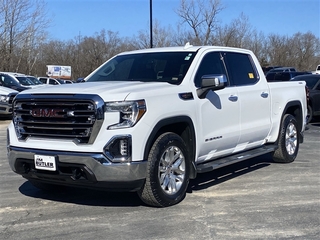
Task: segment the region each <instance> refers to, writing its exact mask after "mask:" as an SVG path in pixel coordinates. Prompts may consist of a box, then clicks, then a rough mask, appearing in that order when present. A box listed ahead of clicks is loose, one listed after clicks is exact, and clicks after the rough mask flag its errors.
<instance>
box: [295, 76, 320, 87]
mask: <svg viewBox="0 0 320 240" xmlns="http://www.w3.org/2000/svg"><path fill="white" fill-rule="evenodd" d="M319 79H320V77H317V76H312V75H310V76H308V77H305V76H298V77H295V78H292V81H305V82H306V84H307V86H308V88H309V89H313V88H314V86H315V85H316V84H317V82H318V81H319Z"/></svg>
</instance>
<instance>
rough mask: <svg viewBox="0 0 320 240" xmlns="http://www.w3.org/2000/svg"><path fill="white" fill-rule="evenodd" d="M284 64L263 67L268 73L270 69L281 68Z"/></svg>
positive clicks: (265, 72) (264, 71)
mask: <svg viewBox="0 0 320 240" xmlns="http://www.w3.org/2000/svg"><path fill="white" fill-rule="evenodd" d="M281 67H282V66H269V67H262V70H263V73H264V75H266V74H267V73H268V72H269V71H270V70H272V69H275V68H281Z"/></svg>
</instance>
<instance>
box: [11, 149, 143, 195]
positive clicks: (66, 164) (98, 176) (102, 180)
mask: <svg viewBox="0 0 320 240" xmlns="http://www.w3.org/2000/svg"><path fill="white" fill-rule="evenodd" d="M7 150H8V159H9V164H10V167H11V169H12V170H13V171H14V172H16V173H18V174H20V175H22V176H23V177H25V178H26V179H33V180H38V181H41V182H46V183H52V184H58V185H67V186H80V187H88V188H103V189H105V190H115V191H137V190H138V189H140V188H141V187H142V185H143V184H144V181H145V177H146V169H147V162H146V161H139V162H130V163H111V162H109V161H108V162H106V158H105V157H104V155H103V154H101V153H79V152H64V151H52V150H39V149H27V148H19V147H13V146H8V149H7ZM35 154H37V155H46V156H54V157H55V159H56V164H57V170H56V171H45V170H38V169H36V168H35V164H34V155H35Z"/></svg>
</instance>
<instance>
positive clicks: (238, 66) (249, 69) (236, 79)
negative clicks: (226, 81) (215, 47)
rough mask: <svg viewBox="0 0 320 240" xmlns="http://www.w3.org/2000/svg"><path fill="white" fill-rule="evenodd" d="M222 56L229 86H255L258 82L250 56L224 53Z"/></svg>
mask: <svg viewBox="0 0 320 240" xmlns="http://www.w3.org/2000/svg"><path fill="white" fill-rule="evenodd" d="M223 56H224V61H225V63H226V66H227V70H228V74H229V78H230V82H231V85H233V86H243V85H249V84H255V83H256V82H257V81H258V76H257V72H256V69H255V68H254V67H253V64H252V61H251V57H250V55H247V54H242V53H231V52H226V53H224V54H223Z"/></svg>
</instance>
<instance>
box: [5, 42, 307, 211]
mask: <svg viewBox="0 0 320 240" xmlns="http://www.w3.org/2000/svg"><path fill="white" fill-rule="evenodd" d="M306 113H307V106H306V94H305V82H304V81H297V82H293V81H292V82H274V83H268V82H267V81H266V78H265V76H264V73H263V71H262V68H261V66H260V65H259V62H258V60H257V58H256V57H255V55H254V54H253V52H251V51H249V50H246V49H238V48H228V47H217V46H192V45H189V44H187V45H186V46H184V47H170V48H154V49H144V50H136V51H132V52H125V53H121V54H118V55H116V56H114V57H113V58H111V59H110V60H108V61H107V62H106V63H104V64H103V65H101V66H100V67H99V68H98V69H96V70H95V71H94V72H92V73H91V74H90V75H89V76H87V77H86V78H85V82H84V83H81V84H70V85H69V84H64V85H60V86H52V87H48V88H42V89H31V90H27V91H24V92H22V93H20V94H18V95H17V96H16V98H15V99H14V101H13V121H12V122H11V123H10V125H9V126H8V136H7V138H8V140H7V142H8V145H7V151H8V159H9V164H10V166H11V168H12V170H13V171H14V172H16V173H18V174H20V175H22V176H23V177H24V178H26V179H28V180H29V181H30V182H31V183H32V184H33V185H35V186H36V187H38V188H41V189H50V188H51V187H52V186H55V185H66V186H80V187H85V188H88V187H89V188H102V189H106V190H116V191H136V192H137V193H138V195H139V196H140V198H141V200H142V201H143V202H145V203H146V204H148V205H151V206H157V207H167V206H170V205H173V204H177V203H179V202H180V201H182V200H183V198H184V197H185V195H186V189H187V187H188V184H189V180H190V179H194V178H196V176H197V174H198V173H203V172H207V171H211V170H214V169H217V168H221V167H225V166H227V165H229V164H233V163H236V162H239V161H244V160H246V159H249V158H253V157H256V156H259V155H262V154H266V153H272V156H273V159H274V161H275V162H281V163H289V162H292V161H294V160H295V158H296V156H297V154H298V150H299V144H300V143H302V142H303V133H304V129H305V125H306Z"/></svg>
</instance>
